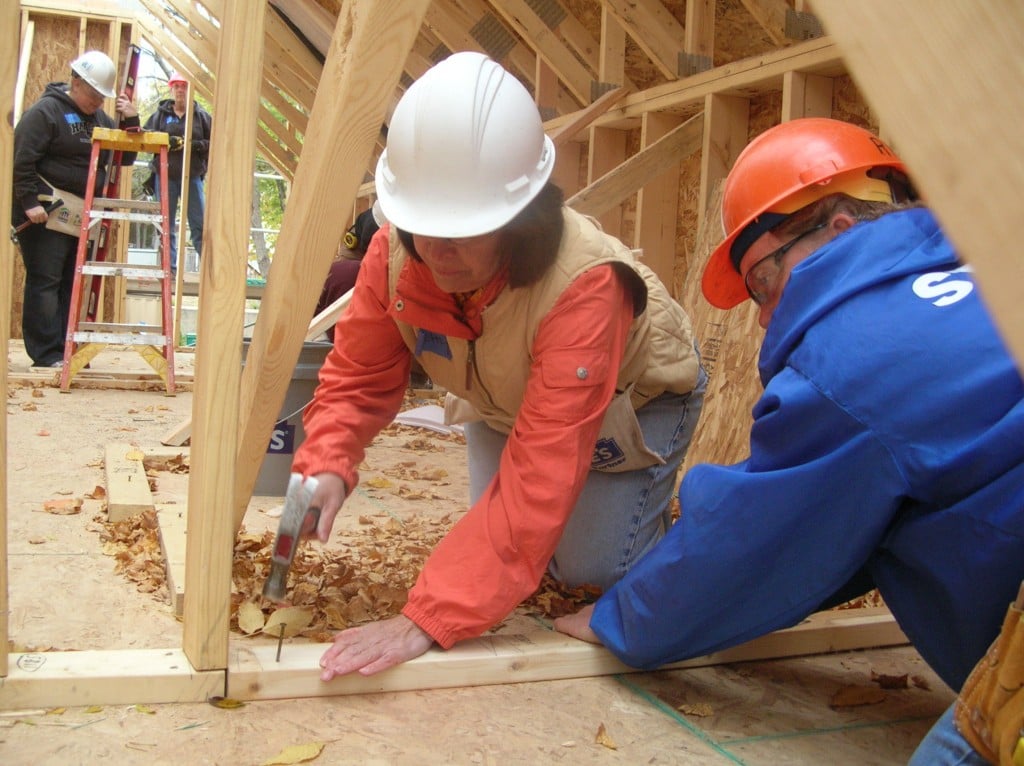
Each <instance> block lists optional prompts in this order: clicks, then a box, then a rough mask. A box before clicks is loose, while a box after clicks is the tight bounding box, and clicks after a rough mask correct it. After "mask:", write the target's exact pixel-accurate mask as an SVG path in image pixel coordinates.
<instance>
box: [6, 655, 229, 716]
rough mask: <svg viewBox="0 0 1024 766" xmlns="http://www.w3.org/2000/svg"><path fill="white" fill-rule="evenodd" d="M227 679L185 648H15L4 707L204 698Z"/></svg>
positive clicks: (222, 687)
mask: <svg viewBox="0 0 1024 766" xmlns="http://www.w3.org/2000/svg"><path fill="white" fill-rule="evenodd" d="M226 685H227V684H226V681H225V672H224V671H223V670H210V671H205V672H200V671H196V670H194V669H193V668H192V665H191V664H189V661H188V658H187V657H186V656H185V654H184V652H182V650H181V649H133V650H113V651H84V652H38V653H24V654H21V653H15V654H12V655H11V668H10V673H9V674H8V676H7V678H4V679H0V710H18V709H20V708H26V707H45V708H53V707H65V706H72V705H74V706H82V705H135V704H143V703H144V704H155V703H160V702H205V701H206V700H207V699H209V698H210V697H211V696H213V695H223V694H224V690H225V687H226Z"/></svg>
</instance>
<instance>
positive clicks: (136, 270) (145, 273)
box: [82, 261, 167, 279]
mask: <svg viewBox="0 0 1024 766" xmlns="http://www.w3.org/2000/svg"><path fill="white" fill-rule="evenodd" d="M82 273H83V274H99V275H100V276H116V277H134V278H136V279H137V278H140V277H148V278H151V279H163V278H164V277H166V276H167V272H165V271H164V270H163V268H161V267H160V266H150V265H148V264H143V263H140V264H126V263H106V262H104V261H86V262H85V263H83V264H82Z"/></svg>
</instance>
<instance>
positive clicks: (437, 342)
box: [413, 330, 452, 360]
mask: <svg viewBox="0 0 1024 766" xmlns="http://www.w3.org/2000/svg"><path fill="white" fill-rule="evenodd" d="M427 352H430V353H431V354H437V355H438V356H440V357H442V358H444V359H449V360H450V359H451V358H452V350H451V348H449V346H448V339H447V338H446V337H444V336H443V335H438V334H437V333H436V332H430V331H429V330H417V331H416V350H415V351H414V352H413V353H414V354H415V355H416V356H422V355H423V354H425V353H427Z"/></svg>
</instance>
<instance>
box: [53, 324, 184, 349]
mask: <svg viewBox="0 0 1024 766" xmlns="http://www.w3.org/2000/svg"><path fill="white" fill-rule="evenodd" d="M91 324H93V323H92V322H82V324H81V325H80V326H81V327H82V328H83V329H81V330H77V331H75V333H74V334H73V336H72V337H73V339H74V341H75V343H107V344H113V345H117V346H167V345H168V342H167V336H166V335H164V334H163V333H161V332H160V328H158V327H154V326H153V325H131V324H111V325H102V324H101V325H98V327H100V328H104V329H92V328H90V327H89V325H91ZM146 330H153V331H155V332H146Z"/></svg>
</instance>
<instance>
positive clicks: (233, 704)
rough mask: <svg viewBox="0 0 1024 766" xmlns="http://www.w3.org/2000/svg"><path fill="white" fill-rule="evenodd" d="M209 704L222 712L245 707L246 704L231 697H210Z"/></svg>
mask: <svg viewBox="0 0 1024 766" xmlns="http://www.w3.org/2000/svg"><path fill="white" fill-rule="evenodd" d="M207 702H209V703H210V704H211V705H213V706H214V707H219V708H220V709H221V710H234V709H235V708H240V707H245V703H244V702H242V701H241V700H236V699H232V698H231V697H210V698H209V699H208V700H207Z"/></svg>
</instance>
